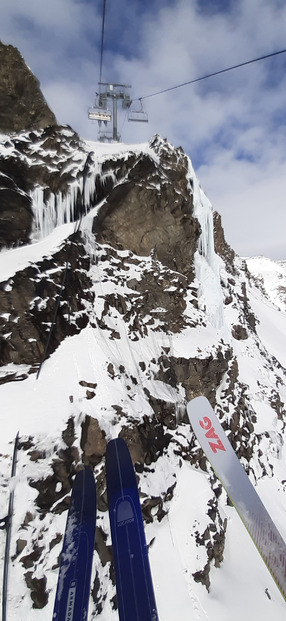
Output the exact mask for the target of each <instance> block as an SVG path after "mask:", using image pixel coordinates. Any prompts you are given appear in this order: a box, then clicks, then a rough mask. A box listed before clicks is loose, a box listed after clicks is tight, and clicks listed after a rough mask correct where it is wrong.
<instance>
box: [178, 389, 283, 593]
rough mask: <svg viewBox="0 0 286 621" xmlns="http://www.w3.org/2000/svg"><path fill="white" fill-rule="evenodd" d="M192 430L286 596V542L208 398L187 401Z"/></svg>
mask: <svg viewBox="0 0 286 621" xmlns="http://www.w3.org/2000/svg"><path fill="white" fill-rule="evenodd" d="M187 411H188V416H189V419H190V423H191V425H192V427H193V430H194V432H195V434H196V436H197V438H198V440H199V443H200V444H201V447H202V449H203V450H204V452H205V454H206V456H207V458H208V459H209V461H210V463H211V465H212V467H213V469H214V471H215V473H216V474H217V476H218V478H219V479H220V481H221V483H222V485H223V486H224V488H225V490H226V492H227V494H228V496H229V498H230V499H231V502H232V503H233V505H234V506H235V508H236V510H237V512H238V514H239V515H240V517H241V519H242V521H243V523H244V525H245V526H246V528H247V530H248V532H249V534H250V536H251V538H252V540H253V541H254V543H255V545H256V547H257V549H258V551H259V552H260V554H261V556H262V558H263V560H264V562H265V564H266V566H267V567H268V569H269V571H270V573H271V575H272V577H273V578H274V580H275V582H276V584H277V586H278V588H279V589H280V591H281V593H282V595H283V597H284V599H285V600H286V545H285V542H284V541H283V539H282V537H281V535H280V533H279V532H278V530H277V528H276V526H275V524H274V522H273V521H272V519H271V517H270V515H269V513H268V512H267V510H266V509H265V507H264V504H263V503H262V501H261V500H260V498H259V496H258V494H257V492H256V490H255V488H254V487H253V485H252V483H251V481H250V480H249V478H248V476H247V474H246V472H245V470H244V469H243V467H242V465H241V463H240V462H239V460H238V458H237V457H236V454H235V452H234V450H233V448H232V446H231V444H230V442H229V440H228V439H227V437H226V435H225V432H224V430H223V428H222V426H221V424H220V422H219V420H218V419H217V417H216V415H215V413H214V411H213V409H212V407H211V405H210V403H209V401H208V400H207V399H206V398H205V397H196V398H195V399H192V401H189V403H188V405H187Z"/></svg>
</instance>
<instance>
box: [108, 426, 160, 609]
mask: <svg viewBox="0 0 286 621" xmlns="http://www.w3.org/2000/svg"><path fill="white" fill-rule="evenodd" d="M106 480H107V496H108V505H109V519H110V528H111V537H112V548H113V557H114V565H115V576H116V591H117V597H118V610H119V619H120V621H158V613H157V608H156V602H155V595H154V590H153V583H152V577H151V571H150V565H149V558H148V548H147V545H146V540H145V533H144V526H143V519H142V512H141V507H140V501H139V496H138V488H137V483H136V477H135V472H134V468H133V464H132V460H131V457H130V453H129V450H128V448H127V445H126V444H125V442H124V440H123V439H122V438H118V439H117V440H111V441H110V442H109V443H108V445H107V451H106Z"/></svg>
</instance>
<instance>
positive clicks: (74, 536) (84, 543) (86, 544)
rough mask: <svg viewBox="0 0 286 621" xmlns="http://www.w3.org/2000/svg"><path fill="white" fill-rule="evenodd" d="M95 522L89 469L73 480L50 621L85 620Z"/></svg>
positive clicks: (93, 492) (92, 485)
mask: <svg viewBox="0 0 286 621" xmlns="http://www.w3.org/2000/svg"><path fill="white" fill-rule="evenodd" d="M95 522H96V485H95V479H94V475H93V473H92V471H91V470H90V469H89V468H85V469H84V470H80V471H79V472H78V473H77V475H76V477H75V480H74V484H73V488H72V494H71V501H70V508H69V512H68V517H67V523H66V529H65V535H64V541H63V548H62V553H61V562H60V569H59V576H58V584H57V591H56V598H55V604H54V612H53V621H86V620H87V612H88V603H89V593H90V579H91V567H92V557H93V550H94V539H95Z"/></svg>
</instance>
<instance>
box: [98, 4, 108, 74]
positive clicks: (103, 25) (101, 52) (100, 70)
mask: <svg viewBox="0 0 286 621" xmlns="http://www.w3.org/2000/svg"><path fill="white" fill-rule="evenodd" d="M105 12H106V0H103V9H102V27H101V45H100V69H99V83H101V82H102V66H103V50H104V27H105Z"/></svg>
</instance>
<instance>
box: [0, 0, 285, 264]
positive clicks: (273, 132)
mask: <svg viewBox="0 0 286 621" xmlns="http://www.w3.org/2000/svg"><path fill="white" fill-rule="evenodd" d="M102 14H103V0H49V2H48V3H44V2H39V0H25V2H23V0H1V5H0V40H1V41H2V42H3V43H6V44H12V45H14V46H16V47H17V48H18V49H19V51H20V52H21V54H22V55H23V57H24V59H25V61H26V62H27V64H28V66H29V67H30V68H31V70H32V71H33V73H34V74H35V75H36V76H37V78H38V79H39V80H40V84H41V89H42V91H43V94H44V96H45V98H46V100H47V102H48V104H49V106H50V107H51V109H52V110H53V112H54V113H55V115H56V117H57V120H58V122H59V123H60V124H68V125H70V126H71V127H73V129H75V130H76V131H77V132H78V133H79V134H80V136H82V137H83V138H86V139H89V140H97V138H98V125H97V123H96V122H91V121H89V119H88V114H87V113H88V108H89V107H90V106H92V105H94V102H95V96H96V92H97V90H98V81H99V74H100V44H101V32H102ZM285 23H286V4H285V1H284V0H217V1H215V0H144V3H143V2H142V0H132V2H131V1H130V0H120V2H119V1H118V0H106V15H105V36H104V50H103V71H102V80H103V81H106V82H119V83H124V84H130V85H132V89H131V91H130V95H131V97H132V99H133V101H134V105H136V106H138V103H139V102H138V98H139V97H142V98H143V99H142V103H143V105H144V110H145V111H146V112H147V113H148V118H149V122H148V123H128V120H127V114H126V112H125V111H124V112H123V111H120V112H119V122H118V128H119V131H120V133H121V139H122V141H123V142H126V143H134V142H145V141H148V140H150V138H151V137H152V136H153V135H154V134H155V133H159V134H160V135H161V136H163V137H164V138H167V139H168V140H169V141H170V142H171V143H172V144H173V145H174V146H176V147H178V146H182V147H183V149H184V150H185V152H186V153H187V154H188V155H189V156H190V157H191V159H192V163H193V166H194V168H195V171H196V174H197V176H198V178H199V180H200V183H201V186H202V188H203V190H204V191H205V193H206V194H207V196H208V198H209V199H210V201H211V202H212V205H213V207H214V209H215V210H216V211H218V212H219V213H220V214H221V216H222V223H223V227H224V230H225V237H226V240H227V241H228V243H229V244H230V245H231V246H232V247H233V248H234V250H235V251H236V252H237V253H238V254H239V255H241V256H254V255H265V256H267V257H270V258H272V259H275V260H286V242H285V231H286V71H285V69H286V54H281V55H279V56H276V57H273V58H269V59H266V60H264V61H260V62H257V63H254V64H251V65H248V66H246V67H241V68H239V69H236V70H234V71H231V72H227V73H225V74H222V75H219V76H216V77H213V78H209V79H207V80H204V81H201V82H198V83H196V84H192V85H188V86H184V87H182V88H178V89H174V90H172V91H169V92H167V93H164V94H161V95H156V96H152V95H153V94H154V93H157V92H158V91H160V90H163V89H166V88H169V87H173V86H176V85H178V84H181V83H183V82H186V81H189V80H192V79H196V78H198V77H201V76H203V75H206V74H209V73H212V72H215V71H219V70H221V69H224V68H227V67H230V66H232V65H236V64H239V63H242V62H245V61H248V60H251V59H254V58H257V57H259V56H262V55H264V54H270V53H272V52H275V51H279V50H283V49H285V48H286V37H285ZM150 95H151V96H150ZM149 96H150V97H149ZM145 97H146V99H144V98H145ZM136 100H137V101H136Z"/></svg>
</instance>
